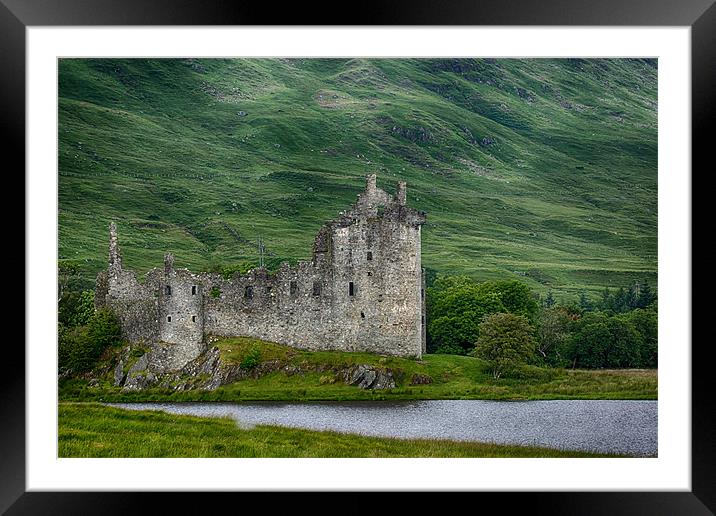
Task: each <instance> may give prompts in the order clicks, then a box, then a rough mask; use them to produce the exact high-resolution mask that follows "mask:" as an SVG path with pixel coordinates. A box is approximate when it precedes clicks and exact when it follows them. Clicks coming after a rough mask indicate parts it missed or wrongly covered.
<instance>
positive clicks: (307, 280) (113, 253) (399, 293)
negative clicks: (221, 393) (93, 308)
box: [97, 175, 425, 367]
mask: <svg viewBox="0 0 716 516" xmlns="http://www.w3.org/2000/svg"><path fill="white" fill-rule="evenodd" d="M424 221H425V215H424V213H422V212H418V211H416V210H414V209H412V208H409V207H408V206H406V195H405V183H399V184H398V187H397V191H396V196H395V197H394V196H392V195H390V194H388V193H386V192H385V191H383V190H380V189H378V188H377V186H376V181H375V176H374V175H370V176H368V178H367V184H366V189H365V191H364V192H362V193H361V194H360V195H359V196H358V199H357V201H356V203H355V204H354V205H353V207H352V208H351V209H350V210H348V211H346V212H343V213H341V214H340V216H339V217H338V218H336V219H334V220H332V221H330V222H328V223H327V224H325V225H324V226H323V227H322V228H321V229H320V230H319V232H318V234H317V235H316V238H315V241H314V246H313V253H312V259H311V260H310V261H301V262H298V264H296V265H295V266H293V267H292V266H289V265H288V264H286V263H284V264H282V265H281V267H280V268H279V270H278V271H276V272H275V273H272V274H270V273H268V272H267V271H266V269H264V268H258V269H254V270H252V271H249V272H248V273H247V274H239V273H236V274H234V275H233V276H232V277H231V278H230V279H226V278H224V277H222V276H221V275H218V274H192V273H191V272H189V271H187V270H186V269H180V270H176V269H174V265H173V257H172V256H171V255H167V257H166V258H165V266H164V270H163V271H161V270H159V269H154V270H152V271H150V273H148V274H147V278H146V280H145V283H144V285H140V284H139V283H138V282H137V281H136V279H135V278H134V275H133V274H131V273H127V272H125V271H122V270H121V258H120V256H119V248H118V246H117V239H116V228H113V229H111V231H110V233H111V238H110V266H109V269H108V271H107V272H106V273H102V274H105V276H102V274H100V276H98V281H97V297H98V301H97V302H98V303H100V304H101V303H106V304H107V305H108V306H111V307H112V308H114V309H115V311H116V312H117V313H118V315H119V317H120V320H121V321H122V327H123V330H124V331H125V335H126V336H127V338H128V339H129V340H158V341H161V342H164V343H169V344H170V346H169V347H167V348H166V349H168V350H169V351H167V352H166V353H167V354H168V355H172V354H173V355H172V356H170V358H169V359H167V360H168V361H169V362H171V363H172V364H173V365H172V367H174V366H176V364H180V362H182V361H184V363H186V361H188V360H191V359H193V358H195V357H196V356H198V354H199V353H201V351H202V350H203V347H204V344H203V342H204V337H205V336H207V335H221V336H239V335H243V336H249V337H255V338H259V339H263V340H267V341H272V342H278V343H282V344H287V345H290V346H293V347H296V348H302V349H310V350H344V351H368V352H374V353H381V354H391V355H401V356H418V357H419V356H421V354H422V353H424V352H425V318H424V313H425V300H424V277H423V271H422V266H421V260H420V248H421V235H420V228H421V225H422V224H423V223H424ZM163 360H164V359H163ZM181 365H183V364H181ZM181 365H179V367H181Z"/></svg>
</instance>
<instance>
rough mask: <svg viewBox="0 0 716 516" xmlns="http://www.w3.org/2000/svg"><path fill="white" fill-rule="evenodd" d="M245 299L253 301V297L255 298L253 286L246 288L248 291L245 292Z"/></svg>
mask: <svg viewBox="0 0 716 516" xmlns="http://www.w3.org/2000/svg"><path fill="white" fill-rule="evenodd" d="M244 297H245V298H246V299H253V297H254V287H252V286H248V287H246V289H245V290H244Z"/></svg>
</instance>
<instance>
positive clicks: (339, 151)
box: [59, 59, 657, 297]
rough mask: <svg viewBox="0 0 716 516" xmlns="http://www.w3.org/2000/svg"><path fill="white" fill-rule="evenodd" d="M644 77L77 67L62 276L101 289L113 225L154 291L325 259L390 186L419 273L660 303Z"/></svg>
mask: <svg viewBox="0 0 716 516" xmlns="http://www.w3.org/2000/svg"><path fill="white" fill-rule="evenodd" d="M656 78H657V68H656V61H653V60H652V61H647V60H626V59H625V60H621V59H611V60H576V59H563V60H562V59H526V60H510V59H500V60H487V59H485V60H472V59H469V60H423V59H410V60H402V59H335V60H334V59H330V60H326V59H291V60H288V59H270V60H269V59H259V60H224V59H185V60H181V59H152V60H146V59H132V60H77V59H63V60H61V61H60V65H59V95H60V98H59V205H60V210H59V242H60V243H59V258H60V259H61V260H71V261H76V262H78V263H79V264H80V265H81V267H82V272H83V277H84V278H85V279H86V280H87V282H88V283H87V284H88V285H90V284H91V283H89V282H91V281H92V279H93V278H94V275H95V274H96V273H97V272H98V271H99V270H100V269H102V268H104V267H105V263H106V254H107V251H106V249H107V240H108V230H107V225H108V223H109V221H110V220H111V219H115V220H117V222H118V224H119V232H120V243H121V246H122V249H123V254H124V262H125V265H126V266H127V267H131V268H134V269H136V270H137V271H139V272H140V273H144V272H145V271H146V270H148V269H150V268H151V267H154V266H159V265H161V263H162V256H163V253H164V252H165V251H173V252H174V253H175V255H176V263H177V265H178V266H180V267H190V268H192V269H195V270H200V269H206V268H209V267H212V266H216V265H219V264H221V265H231V264H236V263H238V262H242V261H253V262H257V252H256V240H257V238H258V236H259V235H263V237H264V240H265V243H266V248H267V251H268V253H269V260H268V264H269V266H277V265H278V263H279V262H280V261H281V260H289V261H295V260H297V259H306V258H308V257H309V255H310V246H311V243H312V240H313V236H314V235H315V233H316V231H317V230H318V228H319V227H320V226H321V224H322V223H323V222H324V221H326V220H328V219H331V218H333V217H335V216H336V215H337V214H338V212H339V211H341V210H343V209H345V208H347V207H348V206H349V205H350V204H351V203H352V202H353V201H354V200H355V197H356V195H357V194H358V193H359V192H360V190H361V189H362V187H363V177H364V176H365V175H366V174H367V173H370V172H375V173H377V174H378V185H379V186H380V187H383V188H385V189H386V190H388V191H393V188H394V184H395V182H397V181H398V180H406V181H407V182H408V201H409V203H410V204H411V205H412V206H415V207H416V208H418V209H421V210H425V211H426V212H427V215H428V222H427V224H426V225H425V227H424V228H423V229H424V231H423V262H424V265H425V266H426V267H428V268H430V269H433V270H434V271H437V272H445V273H457V274H468V275H470V276H472V277H474V278H476V279H479V280H483V279H496V278H518V279H522V280H524V281H527V282H528V283H529V284H530V285H531V286H532V287H533V288H535V289H536V290H540V291H542V292H544V291H546V290H547V289H548V288H551V289H553V290H554V291H555V292H557V293H558V297H559V295H560V294H561V295H562V296H565V297H567V296H572V297H575V296H576V293H577V292H578V291H579V290H581V289H587V290H588V291H590V292H592V293H596V292H597V291H598V290H601V289H603V287H604V286H606V285H611V286H620V285H625V284H627V283H628V282H629V281H630V280H632V279H644V278H646V279H649V280H650V282H651V283H652V285H654V284H656V270H657V256H656V253H657V240H656V238H657V195H656V193H657V128H656V122H657V105H656V100H657V80H656Z"/></svg>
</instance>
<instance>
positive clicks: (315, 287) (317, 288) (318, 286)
mask: <svg viewBox="0 0 716 516" xmlns="http://www.w3.org/2000/svg"><path fill="white" fill-rule="evenodd" d="M313 295H314V296H320V295H321V284H320V283H319V282H318V281H314V282H313Z"/></svg>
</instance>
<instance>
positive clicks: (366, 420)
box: [109, 400, 657, 457]
mask: <svg viewBox="0 0 716 516" xmlns="http://www.w3.org/2000/svg"><path fill="white" fill-rule="evenodd" d="M109 405H111V406H114V407H119V408H126V409H133V410H162V411H165V412H170V413H172V414H187V415H194V416H203V417H227V416H228V417H231V418H233V419H234V420H236V421H237V423H238V424H239V425H242V426H251V425H281V426H289V427H297V428H305V429H311V430H334V431H338V432H346V433H355V434H363V435H372V436H388V437H401V438H432V439H453V440H460V441H480V442H495V443H501V444H521V445H536V446H548V447H551V448H561V449H569V450H587V451H595V452H603V453H620V454H627V455H632V456H636V457H650V456H656V454H657V402H656V401H624V400H555V401H483V400H425V401H406V402H350V403H348V402H319V403H280V402H272V403H113V404H109Z"/></svg>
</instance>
